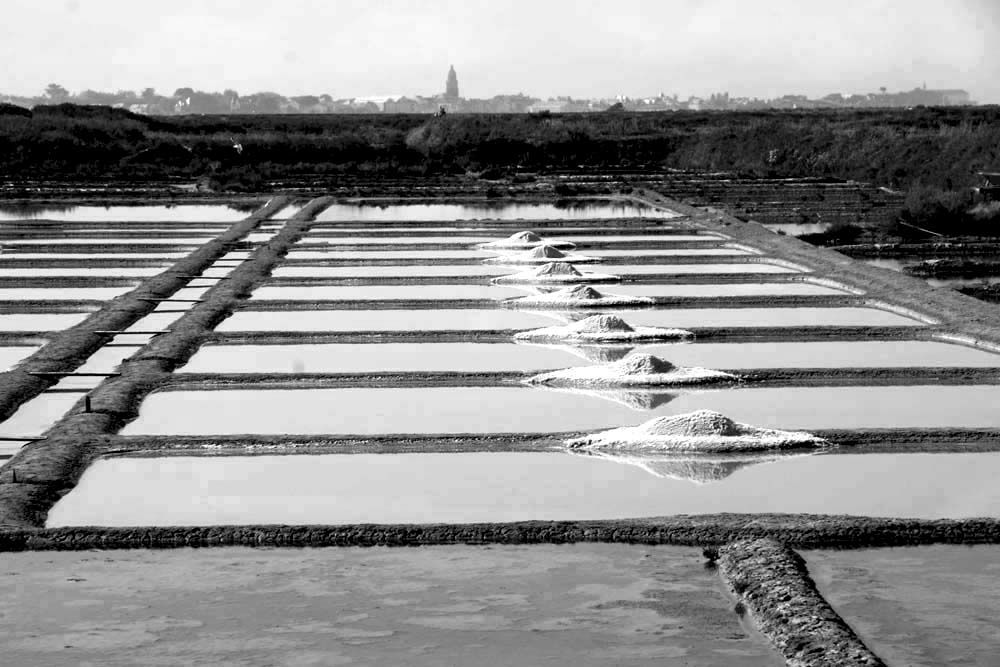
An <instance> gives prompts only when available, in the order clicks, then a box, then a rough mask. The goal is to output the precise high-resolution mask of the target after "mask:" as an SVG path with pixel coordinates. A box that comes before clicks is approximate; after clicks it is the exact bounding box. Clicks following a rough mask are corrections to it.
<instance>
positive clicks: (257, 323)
mask: <svg viewBox="0 0 1000 667" xmlns="http://www.w3.org/2000/svg"><path fill="white" fill-rule="evenodd" d="M565 322H566V320H565V319H563V318H560V317H559V316H558V315H548V314H545V313H541V312H528V311H516V310H506V309H502V308H501V309H496V310H487V309H479V308H468V309H454V310H446V309H442V310H295V311H284V312H282V311H261V312H254V311H239V312H236V313H234V314H233V315H232V316H231V317H229V318H228V319H226V320H225V321H223V322H222V323H221V324H220V325H219V326H218V327H216V331H222V332H225V331H421V330H423V331H451V330H463V331H475V330H492V329H511V330H521V329H531V328H535V327H546V326H553V325H559V324H564V323H565Z"/></svg>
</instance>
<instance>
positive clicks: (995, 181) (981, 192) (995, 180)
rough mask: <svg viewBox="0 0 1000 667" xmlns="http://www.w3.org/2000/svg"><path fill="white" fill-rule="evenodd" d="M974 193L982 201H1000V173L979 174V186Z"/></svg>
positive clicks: (986, 172)
mask: <svg viewBox="0 0 1000 667" xmlns="http://www.w3.org/2000/svg"><path fill="white" fill-rule="evenodd" d="M975 192H976V194H977V195H978V198H979V199H981V200H982V201H1000V172H997V171H981V172H979V186H978V187H976V188H975Z"/></svg>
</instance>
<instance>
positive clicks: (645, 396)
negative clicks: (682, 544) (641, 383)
mask: <svg viewBox="0 0 1000 667" xmlns="http://www.w3.org/2000/svg"><path fill="white" fill-rule="evenodd" d="M538 389H539V390H541V391H558V392H560V393H566V394H576V395H579V396H592V397H594V398H599V399H601V400H603V401H611V402H612V403H618V404H619V405H624V406H625V407H626V408H629V409H631V410H636V411H642V410H647V411H648V410H655V409H656V408H658V407H661V406H663V405H666V404H667V403H669V402H670V401H672V400H674V399H675V398H677V396H678V395H679V394H677V393H671V392H668V391H663V390H648V389H629V388H624V387H621V388H616V389H590V388H587V389H584V388H580V387H559V386H551V387H550V386H545V385H543V386H538Z"/></svg>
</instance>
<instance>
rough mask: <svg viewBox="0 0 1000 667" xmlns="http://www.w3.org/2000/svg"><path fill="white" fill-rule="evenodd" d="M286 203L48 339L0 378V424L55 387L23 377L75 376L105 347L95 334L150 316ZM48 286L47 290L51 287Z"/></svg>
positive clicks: (273, 202)
mask: <svg viewBox="0 0 1000 667" xmlns="http://www.w3.org/2000/svg"><path fill="white" fill-rule="evenodd" d="M286 202H287V199H286V198H283V197H277V198H275V199H273V200H271V201H270V202H269V203H268V204H267V205H266V206H265V207H264V208H261V209H260V210H258V211H256V212H255V213H253V214H252V215H251V216H249V217H248V218H246V219H245V220H242V221H240V222H237V223H235V224H233V225H232V226H230V227H229V228H228V229H227V230H226V231H225V232H223V233H222V234H220V235H219V236H217V237H215V238H214V239H212V240H210V241H208V242H207V243H205V244H204V245H202V246H201V247H200V248H198V249H197V250H195V251H194V252H192V253H191V254H190V255H188V256H187V257H185V258H183V259H181V260H179V261H177V262H175V263H174V264H173V265H172V266H170V267H169V268H167V269H166V270H164V271H163V272H162V273H160V274H158V275H156V276H153V277H151V278H147V279H146V280H144V281H142V282H141V283H140V285H139V286H138V287H137V288H135V289H133V290H132V291H131V292H128V293H127V294H124V295H122V296H120V297H117V298H115V299H112V300H111V301H109V302H107V303H106V304H105V305H104V306H102V308H101V309H100V310H98V311H96V312H94V313H93V314H91V315H90V316H88V317H87V318H86V319H85V320H84V321H83V322H81V323H79V324H77V325H75V326H73V327H70V328H68V329H66V330H65V331H63V332H61V333H59V334H57V335H54V336H52V338H51V340H50V341H49V342H48V343H47V344H46V345H44V346H43V347H42V348H41V349H39V350H37V351H36V352H35V353H33V354H32V355H31V356H29V357H28V358H27V359H25V360H24V361H22V362H21V363H20V364H19V365H18V367H17V368H14V369H12V370H10V371H7V372H6V373H0V419H7V418H8V417H10V416H11V415H12V414H13V413H14V412H15V411H16V410H17V409H18V408H19V407H20V406H21V404H22V403H24V402H25V401H27V400H29V399H31V398H34V397H35V396H37V395H38V394H40V393H41V392H42V391H44V390H45V389H46V388H47V387H49V386H50V385H51V384H53V383H54V382H55V380H54V379H53V378H51V377H50V378H41V377H38V376H35V375H30V374H29V373H28V372H27V371H49V372H52V371H59V372H66V371H73V370H75V369H76V368H77V367H78V366H80V364H82V363H83V362H84V361H86V360H87V358H89V357H90V355H92V354H93V353H94V352H96V351H97V350H98V349H100V347H101V346H102V345H103V344H104V343H105V342H106V341H107V337H106V336H104V335H102V334H97V333H94V332H95V331H120V330H122V329H126V328H128V327H129V326H131V325H132V324H134V323H135V322H137V321H138V320H140V319H141V318H143V317H145V316H146V315H148V314H149V313H151V312H152V311H153V310H154V309H155V308H156V305H157V304H156V303H155V302H154V301H151V300H150V299H157V298H167V297H169V296H170V295H172V294H173V293H174V292H176V291H177V290H178V289H180V288H182V287H184V286H185V285H186V284H187V283H188V282H189V279H188V278H185V277H184V276H188V275H197V274H200V273H202V272H203V271H204V270H205V269H207V268H208V267H209V266H211V265H212V264H213V263H214V262H215V261H216V260H217V259H218V258H219V257H221V256H222V255H224V254H225V252H226V244H228V243H232V242H234V241H239V240H241V239H242V238H244V237H245V236H246V235H247V234H249V233H250V232H251V231H253V229H255V228H256V227H257V226H258V225H259V224H260V223H261V222H262V221H263V220H265V219H266V218H268V217H269V216H270V215H272V214H273V213H275V212H276V211H277V210H278V209H279V208H281V207H282V206H284V205H285V203H286ZM46 284H48V285H51V282H48V283H46ZM128 284H132V283H131V282H129V283H128Z"/></svg>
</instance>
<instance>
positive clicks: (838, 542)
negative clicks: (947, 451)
mask: <svg viewBox="0 0 1000 667" xmlns="http://www.w3.org/2000/svg"><path fill="white" fill-rule="evenodd" d="M757 538H770V539H774V540H779V541H781V542H784V543H786V544H788V545H789V546H790V547H793V548H799V549H836V548H845V549H860V548H866V547H891V546H917V545H927V544H998V543H1000V520H997V519H963V520H947V519H944V520H921V519H881V518H866V517H852V516H831V515H812V514H745V515H741V514H706V515H700V516H684V515H679V516H670V517H662V518H649V519H623V520H608V521H528V522H517V523H476V524H417V525H410V524H352V525H343V526H323V525H311V526H292V525H249V526H203V527H136V528H96V527H87V528H50V529H40V528H8V529H6V530H0V551H46V550H64V551H78V550H88V549H177V548H184V547H221V546H248V547H333V546H363V547H374V546H393V547H404V546H405V547H415V546H429V545H447V544H573V543H584V542H605V543H619V544H648V545H678V546H711V545H724V544H727V543H730V542H734V541H737V540H743V539H757Z"/></svg>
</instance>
